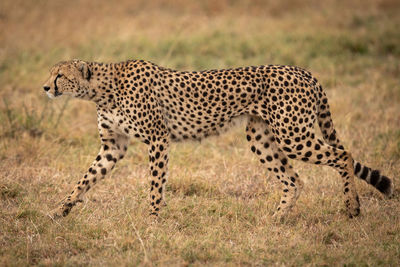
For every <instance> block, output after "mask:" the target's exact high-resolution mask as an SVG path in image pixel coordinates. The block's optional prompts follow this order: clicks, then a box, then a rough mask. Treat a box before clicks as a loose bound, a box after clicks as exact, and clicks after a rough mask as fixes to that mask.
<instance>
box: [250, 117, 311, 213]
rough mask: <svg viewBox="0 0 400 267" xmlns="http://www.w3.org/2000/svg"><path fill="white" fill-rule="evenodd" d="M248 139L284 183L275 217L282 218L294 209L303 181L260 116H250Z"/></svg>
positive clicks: (269, 168)
mask: <svg viewBox="0 0 400 267" xmlns="http://www.w3.org/2000/svg"><path fill="white" fill-rule="evenodd" d="M246 134H247V140H248V141H249V142H250V144H251V151H252V152H253V153H255V154H256V155H257V157H258V158H259V160H260V162H261V163H262V164H265V165H266V166H267V169H268V171H270V172H273V173H274V174H275V176H276V178H277V179H278V180H279V181H280V182H281V183H282V190H283V192H282V193H283V194H282V196H281V200H280V203H279V206H278V209H277V211H276V213H275V214H274V216H273V217H274V218H276V219H278V220H280V219H282V218H284V217H285V215H286V214H287V213H288V212H289V211H290V210H291V209H292V207H293V206H294V205H295V203H296V200H297V199H298V198H299V196H300V193H301V190H302V188H303V182H302V181H301V180H300V179H299V176H298V175H297V173H296V172H295V171H294V170H293V168H292V166H290V165H289V162H288V159H287V157H286V155H285V154H284V153H283V152H282V150H281V149H280V148H279V147H278V146H277V144H276V142H275V138H274V136H273V134H272V133H271V132H270V131H269V129H268V126H267V125H266V123H265V122H264V121H263V120H262V119H261V118H258V117H250V118H249V121H248V123H247V126H246Z"/></svg>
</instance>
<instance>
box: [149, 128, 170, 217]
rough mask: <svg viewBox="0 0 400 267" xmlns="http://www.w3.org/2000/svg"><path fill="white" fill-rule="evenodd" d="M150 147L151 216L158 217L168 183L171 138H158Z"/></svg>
mask: <svg viewBox="0 0 400 267" xmlns="http://www.w3.org/2000/svg"><path fill="white" fill-rule="evenodd" d="M153 140H155V141H153V142H151V143H150V145H149V163H150V164H149V165H150V177H151V178H150V186H151V187H150V204H151V207H150V215H151V216H154V217H157V216H158V213H159V210H160V206H161V204H163V198H164V190H165V183H166V182H167V169H168V148H169V137H168V136H166V137H156V138H153Z"/></svg>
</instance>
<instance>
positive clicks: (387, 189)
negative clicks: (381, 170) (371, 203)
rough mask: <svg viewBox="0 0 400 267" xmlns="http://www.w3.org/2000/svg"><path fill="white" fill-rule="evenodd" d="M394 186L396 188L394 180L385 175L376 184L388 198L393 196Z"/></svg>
mask: <svg viewBox="0 0 400 267" xmlns="http://www.w3.org/2000/svg"><path fill="white" fill-rule="evenodd" d="M393 188H394V185H393V181H392V180H391V179H390V178H388V177H386V176H383V175H382V177H381V180H380V181H379V183H378V184H377V185H376V189H378V190H379V191H380V192H381V193H382V194H384V195H385V196H387V197H388V198H390V197H392V195H393Z"/></svg>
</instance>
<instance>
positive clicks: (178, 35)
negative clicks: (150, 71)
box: [0, 0, 400, 265]
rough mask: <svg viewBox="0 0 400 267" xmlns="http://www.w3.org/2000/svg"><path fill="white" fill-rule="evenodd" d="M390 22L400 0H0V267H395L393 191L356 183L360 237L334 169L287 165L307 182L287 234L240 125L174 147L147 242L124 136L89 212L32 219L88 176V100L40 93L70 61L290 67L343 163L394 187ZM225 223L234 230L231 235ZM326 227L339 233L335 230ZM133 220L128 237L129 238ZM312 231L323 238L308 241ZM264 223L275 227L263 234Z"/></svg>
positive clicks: (92, 140)
mask: <svg viewBox="0 0 400 267" xmlns="http://www.w3.org/2000/svg"><path fill="white" fill-rule="evenodd" d="M399 14H400V1H397V0H354V1H345V0H324V1H321V0H308V1H304V0H288V1H275V0H252V1H238V0H218V1H215V0H205V1H185V0H154V1H147V0H135V1H128V0H120V1H115V2H114V1H108V0H97V1H89V0H68V1H65V0H60V1H49V0H35V1H33V0H2V1H1V2H0V169H1V170H2V171H1V172H0V189H1V205H2V206H1V212H0V213H1V214H0V219H1V220H2V221H1V222H0V247H2V248H1V250H0V264H1V263H3V264H11V263H21V264H22V263H27V264H40V263H43V264H54V263H61V264H88V263H92V264H93V262H94V263H97V264H112V263H115V261H113V260H115V259H117V260H116V261H117V262H119V263H123V264H126V263H128V262H136V263H137V264H139V263H142V264H143V263H145V264H148V263H149V262H150V263H151V262H154V263H158V264H160V265H165V264H167V263H170V264H177V265H185V264H190V263H197V264H222V263H228V264H229V263H230V264H234V265H235V264H268V263H281V264H288V265H293V264H297V263H304V264H345V263H351V262H353V263H355V264H356V265H358V264H372V265H376V264H377V263H379V262H380V263H381V264H382V263H383V264H393V265H396V263H398V260H399V257H400V256H399V251H400V249H399V243H400V242H399V232H400V231H399V228H398V226H397V225H399V215H397V214H400V210H399V205H398V204H399V201H398V198H396V199H395V200H393V201H394V202H384V204H382V202H378V201H377V200H380V201H381V197H380V196H379V195H378V194H375V192H373V193H371V190H370V189H371V188H369V187H368V186H367V185H365V184H364V183H359V184H358V187H359V188H360V189H359V191H360V192H361V193H360V196H361V199H362V201H363V203H366V204H365V205H363V207H365V208H363V213H364V214H366V215H365V217H367V218H364V221H363V225H362V227H363V228H364V229H366V230H365V231H366V235H365V236H361V237H360V236H358V235H357V234H356V233H357V232H358V229H359V228H358V226H357V225H355V224H354V222H353V223H352V224H350V225H349V222H348V221H346V220H345V218H344V217H345V216H344V212H343V211H342V210H340V207H342V206H343V203H342V200H341V197H340V192H341V187H340V184H341V183H340V181H339V179H337V177H336V176H335V175H336V173H334V172H333V171H332V170H330V169H326V168H315V167H314V166H310V165H304V164H301V163H297V162H295V163H294V166H295V167H296V169H297V170H299V173H300V176H301V177H304V178H303V180H304V181H305V183H306V185H307V187H306V189H305V193H304V196H303V197H302V198H300V200H299V201H300V203H301V208H300V207H299V208H298V210H297V211H295V214H297V215H295V216H297V217H296V220H295V221H294V222H292V223H289V225H286V226H279V225H272V224H271V222H270V221H269V217H270V215H271V214H272V212H273V210H274V205H275V204H276V202H277V201H278V199H279V194H278V193H273V192H275V191H277V188H279V187H277V185H276V183H274V181H269V182H268V183H267V182H265V181H266V179H265V172H260V170H261V168H260V166H259V165H258V163H257V160H256V159H255V158H254V157H253V156H252V155H251V152H250V151H249V149H248V144H246V141H245V138H244V131H243V127H241V128H240V129H236V130H233V131H232V132H230V133H228V134H226V135H224V136H222V137H219V138H211V139H209V140H206V141H204V142H202V144H201V145H199V143H190V142H189V143H186V144H180V145H173V148H172V151H171V161H170V162H171V168H170V169H171V175H170V176H171V179H170V183H169V185H168V186H169V187H168V191H169V193H167V198H168V199H169V201H170V202H169V203H170V205H169V207H168V208H167V211H166V212H165V215H164V216H166V217H165V221H164V222H163V223H161V224H160V225H159V226H154V227H155V228H154V229H153V230H152V231H150V232H152V234H150V233H149V232H148V226H147V224H145V223H144V222H143V218H144V217H145V216H146V214H147V213H146V212H147V210H146V208H147V202H146V195H147V190H148V188H147V180H146V179H144V177H145V176H146V175H147V155H146V147H145V146H143V145H142V144H140V143H138V142H137V141H134V140H133V141H132V146H131V149H130V150H129V153H128V156H127V157H126V159H124V161H122V162H121V163H120V164H119V165H118V167H117V168H116V170H115V171H114V172H113V174H112V177H113V178H115V179H106V180H105V181H104V183H103V184H102V185H100V186H98V188H96V190H93V192H92V191H91V193H90V194H89V196H88V197H89V202H88V203H89V204H87V206H84V208H76V211H75V215H71V217H70V218H68V219H66V221H64V222H63V223H62V226H60V225H58V224H51V223H50V222H49V221H47V220H46V218H44V217H43V214H45V212H46V211H47V210H49V209H51V208H54V207H55V203H57V201H59V200H60V199H61V198H62V197H63V196H64V195H65V194H66V192H68V191H69V190H70V189H71V184H73V183H75V182H76V181H77V180H78V179H79V177H80V175H82V173H83V172H84V171H85V170H86V168H87V167H88V166H89V164H90V163H91V162H92V160H93V158H94V157H95V155H96V153H97V151H98V147H99V140H98V133H97V124H96V113H95V106H94V105H93V103H90V102H85V101H80V100H75V99H68V98H63V97H62V98H59V99H56V100H54V101H50V100H49V99H48V98H47V96H46V95H45V94H44V92H43V89H42V84H43V82H44V81H45V80H46V78H47V75H48V73H49V69H50V68H51V66H52V65H54V64H55V63H57V62H59V61H61V60H69V59H73V58H77V59H82V60H87V61H98V62H119V61H125V60H127V59H144V60H149V61H152V62H153V63H156V64H159V65H163V66H166V67H169V68H173V69H179V70H203V69H216V68H232V67H239V66H248V65H264V64H283V65H297V66H300V67H303V68H306V69H308V70H310V71H311V72H312V73H313V74H314V75H315V76H316V77H317V78H318V79H319V81H320V82H321V84H322V85H323V86H324V88H325V90H326V92H327V94H328V97H329V100H330V104H331V109H332V114H333V120H334V122H335V125H336V129H337V131H338V133H339V136H340V137H341V140H343V142H344V143H345V145H346V146H347V147H348V148H349V149H350V151H351V152H352V154H353V156H355V158H357V159H358V160H360V161H362V162H364V163H365V164H367V165H368V166H371V167H376V168H379V169H384V170H385V173H386V174H387V175H388V176H390V177H395V178H397V177H399V169H400V163H399V161H400V128H399V125H400V86H399V84H400V30H399V29H400V16H399ZM266 175H267V176H268V174H266ZM321 177H322V178H324V177H325V178H327V179H322V180H321ZM116 180H118V182H116ZM268 180H271V179H268ZM117 183H118V184H125V185H126V186H124V187H116V184H117ZM395 184H396V180H395ZM307 188H308V189H307ZM396 190H397V189H396ZM315 192H325V193H324V194H322V195H319V196H315ZM325 194H326V195H325ZM119 196H123V197H119ZM320 197H321V199H323V200H321V199H320ZM221 199H224V200H223V201H222V200H221ZM266 199H267V200H266ZM114 200H115V201H114ZM121 202H122V203H123V204H121V205H120V203H121ZM171 203H172V204H171ZM379 203H380V204H379ZM319 205H320V206H319ZM380 205H381V206H380ZM382 205H383V207H382ZM121 207H122V208H121ZM210 207H211V208H210ZM210 209H211V210H210ZM126 210H128V211H129V214H132V217H133V218H132V217H129V216H128V215H127V213H126V212H125V211H126ZM133 210H135V212H131V211H133ZM232 210H236V211H240V212H238V213H232ZM338 210H339V211H340V212H342V213H340V212H339V213H338ZM183 211H185V212H183ZM262 211H267V212H266V214H264V213H263V212H262ZM191 212H193V213H191ZM296 212H297V213H296ZM73 213H74V212H73ZM376 213H380V215H379V216H375V214H376ZM299 214H307V215H304V216H301V215H299ZM368 215H370V216H371V217H368ZM232 216H233V217H232ZM235 216H236V217H235ZM238 216H239V217H238ZM263 216H264V217H263ZM375 217H379V218H375ZM232 218H236V226H235V227H234V228H229V225H231V224H232V220H233V219H232ZM238 218H239V219H238ZM324 220H325V221H324ZM99 221H101V223H99ZM332 221H337V222H342V221H343V226H338V225H335V227H333V226H332V225H331V222H332ZM321 222H322V223H321ZM132 223H134V225H137V229H138V231H137V232H131V231H132ZM175 223H176V224H175ZM199 223H200V224H201V226H199ZM249 223H250V224H251V227H250V228H249V227H248V226H249ZM81 225H85V227H86V228H85V229H86V230H85V229H82V228H81V227H80V226H81ZM173 225H178V226H176V227H175V226H173ZM163 227H165V229H168V231H167V232H163V230H162V229H163ZM185 227H186V228H185ZM284 227H286V228H284ZM312 227H317V228H318V229H322V230H318V231H317V232H315V231H314V232H309V230H308V229H311V228H312ZM271 228H273V229H278V230H276V232H274V231H273V233H270V234H266V233H269V232H268V231H269V230H271ZM372 228H373V229H374V232H373V233H371V232H370V231H369V230H368V229H372ZM116 229H117V230H116ZM182 229H186V230H187V231H186V230H182ZM250 229H251V230H250ZM287 229H289V230H288V231H292V232H291V233H290V235H289V236H286V237H285V238H286V239H285V241H287V240H289V241H290V242H291V244H292V246H288V247H285V246H283V247H282V245H280V244H281V243H280V241H281V240H280V239H281V236H280V235H279V232H282V231H286V230H287ZM137 234H140V235H141V236H142V238H143V240H144V243H141V242H139V239H138V238H136V237H137ZM127 236H129V238H128V237H127ZM249 236H253V238H250V237H249ZM105 237H108V238H105ZM315 240H316V241H315ZM378 240H380V241H378ZM314 241H315V242H314ZM300 243H303V244H307V246H304V247H298V244H300ZM143 244H144V245H143ZM354 244H359V246H357V245H354ZM277 247H279V248H280V250H279V251H276V250H275V248H277ZM293 248H296V249H297V251H298V254H293V250H292V249H293ZM364 248H372V251H374V253H372V254H371V250H366V249H364ZM317 250H318V251H320V254H318V253H317V254H316V253H315V251H317ZM127 251H136V252H137V253H136V254H135V253H134V254H131V253H128V252H127ZM151 251H153V252H151ZM271 251H272V252H273V253H272V252H271ZM332 253H333V254H332ZM89 254H90V255H91V256H90V255H89ZM71 255H72V256H71ZM96 255H97V256H96ZM98 255H103V256H104V255H105V256H104V257H103V258H102V259H101V258H99V257H98ZM267 255H269V256H267ZM329 255H331V256H329ZM339 257H342V258H341V260H339V261H337V258H339ZM163 259H167V260H166V261H163ZM347 259H350V260H348V261H347ZM378 259H381V261H379V260H378Z"/></svg>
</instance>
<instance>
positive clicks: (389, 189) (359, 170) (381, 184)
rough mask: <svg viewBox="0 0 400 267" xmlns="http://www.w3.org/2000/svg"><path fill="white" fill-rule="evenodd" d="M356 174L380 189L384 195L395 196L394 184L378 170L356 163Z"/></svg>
mask: <svg viewBox="0 0 400 267" xmlns="http://www.w3.org/2000/svg"><path fill="white" fill-rule="evenodd" d="M353 166H354V174H355V175H356V176H357V177H358V178H360V179H363V180H364V181H366V182H367V183H369V184H370V185H372V186H373V187H375V188H376V189H378V190H379V191H380V192H381V193H382V194H384V195H386V196H388V197H390V196H392V194H393V182H392V180H391V179H390V178H388V177H386V176H384V175H382V174H380V172H379V171H378V170H372V169H371V168H368V167H367V166H364V165H362V164H361V163H360V162H357V161H354V165H353Z"/></svg>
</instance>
